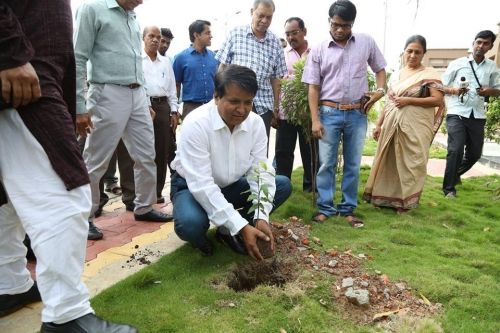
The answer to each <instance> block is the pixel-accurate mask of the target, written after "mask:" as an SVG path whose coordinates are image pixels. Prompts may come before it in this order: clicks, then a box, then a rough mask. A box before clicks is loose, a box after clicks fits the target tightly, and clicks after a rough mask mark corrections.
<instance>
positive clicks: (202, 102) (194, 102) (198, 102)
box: [184, 101, 210, 104]
mask: <svg viewBox="0 0 500 333" xmlns="http://www.w3.org/2000/svg"><path fill="white" fill-rule="evenodd" d="M208 102H210V101H206V102H205V101H184V103H192V104H207V103H208Z"/></svg>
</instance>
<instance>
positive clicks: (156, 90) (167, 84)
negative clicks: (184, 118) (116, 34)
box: [142, 53, 179, 112]
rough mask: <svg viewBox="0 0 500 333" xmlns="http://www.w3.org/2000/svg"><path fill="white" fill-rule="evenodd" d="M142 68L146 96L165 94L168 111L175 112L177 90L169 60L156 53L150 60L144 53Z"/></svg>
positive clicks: (161, 95) (177, 107) (177, 106)
mask: <svg viewBox="0 0 500 333" xmlns="http://www.w3.org/2000/svg"><path fill="white" fill-rule="evenodd" d="M142 68H143V70H144V78H145V80H146V83H145V84H144V87H145V88H146V94H147V95H148V97H163V96H166V97H167V99H168V105H169V106H170V111H171V112H177V110H178V109H179V105H178V101H177V90H176V87H175V76H174V70H173V68H172V63H171V62H170V60H168V59H167V58H165V57H162V56H161V55H160V54H159V53H158V54H157V56H156V60H155V61H152V60H151V58H150V57H149V56H148V55H147V54H144V55H143V56H142ZM148 100H149V99H148ZM148 104H149V101H148Z"/></svg>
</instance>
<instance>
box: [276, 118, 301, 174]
mask: <svg viewBox="0 0 500 333" xmlns="http://www.w3.org/2000/svg"><path fill="white" fill-rule="evenodd" d="M278 124H279V126H278V129H277V130H276V144H275V155H274V156H275V157H274V158H275V160H276V174H277V175H283V176H286V177H288V178H291V177H292V169H293V159H294V154H293V153H294V151H295V145H296V141H297V129H296V127H295V126H294V125H292V124H290V123H288V121H286V120H281V119H280V120H279V121H278ZM301 153H302V151H301Z"/></svg>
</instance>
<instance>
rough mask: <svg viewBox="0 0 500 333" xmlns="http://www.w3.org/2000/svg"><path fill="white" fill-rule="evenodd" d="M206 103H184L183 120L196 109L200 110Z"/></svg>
mask: <svg viewBox="0 0 500 333" xmlns="http://www.w3.org/2000/svg"><path fill="white" fill-rule="evenodd" d="M203 104H205V103H202V102H184V103H182V119H184V118H186V116H187V115H188V114H189V113H190V112H191V111H193V110H194V109H196V108H199V107H200V106H202V105H203Z"/></svg>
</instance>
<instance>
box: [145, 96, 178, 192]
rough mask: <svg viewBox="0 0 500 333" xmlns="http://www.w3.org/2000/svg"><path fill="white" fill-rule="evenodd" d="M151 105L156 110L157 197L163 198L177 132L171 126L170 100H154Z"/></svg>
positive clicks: (173, 154)
mask: <svg viewBox="0 0 500 333" xmlns="http://www.w3.org/2000/svg"><path fill="white" fill-rule="evenodd" d="M151 107H152V108H153V110H154V111H155V112H156V117H155V119H154V121H153V127H154V132H155V152H156V157H155V163H156V197H157V198H161V197H162V194H161V192H162V191H163V186H165V180H166V178H167V168H170V162H172V161H173V159H174V157H175V147H176V145H175V133H174V131H173V130H172V127H170V105H168V101H162V102H155V101H152V103H151Z"/></svg>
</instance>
